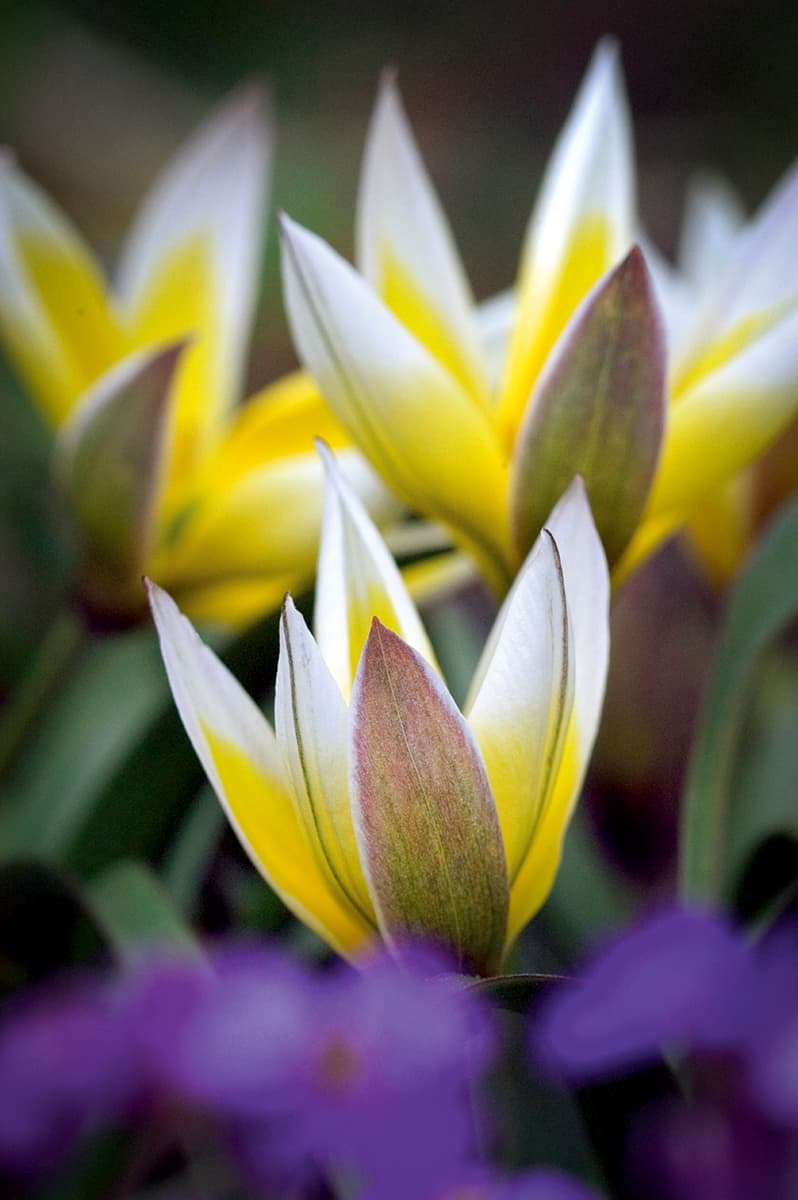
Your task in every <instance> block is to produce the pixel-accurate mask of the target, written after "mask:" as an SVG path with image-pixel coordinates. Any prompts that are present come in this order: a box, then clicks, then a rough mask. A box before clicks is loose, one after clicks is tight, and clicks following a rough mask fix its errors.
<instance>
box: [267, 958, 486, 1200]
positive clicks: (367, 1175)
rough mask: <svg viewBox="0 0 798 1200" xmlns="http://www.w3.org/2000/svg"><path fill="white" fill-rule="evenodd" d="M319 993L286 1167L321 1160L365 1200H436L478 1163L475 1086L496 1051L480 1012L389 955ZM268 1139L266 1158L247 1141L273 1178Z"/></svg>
mask: <svg viewBox="0 0 798 1200" xmlns="http://www.w3.org/2000/svg"><path fill="white" fill-rule="evenodd" d="M315 988H316V991H315V993H314V995H315V999H316V1001H317V1003H316V1009H315V1013H314V1019H313V1021H312V1022H309V1023H308V1025H307V1026H306V1031H305V1042H304V1045H303V1048H302V1052H301V1054H300V1055H299V1056H298V1058H297V1061H296V1077H295V1080H294V1088H293V1090H292V1092H291V1094H290V1108H289V1106H288V1105H287V1106H286V1110H285V1111H286V1116H288V1115H289V1114H290V1120H286V1121H285V1122H284V1124H283V1126H282V1129H281V1136H280V1144H281V1150H280V1153H281V1158H282V1166H283V1169H284V1170H285V1169H288V1170H289V1171H290V1170H291V1169H292V1168H293V1169H294V1171H299V1169H300V1168H299V1164H301V1163H303V1162H304V1163H307V1162H313V1163H316V1164H317V1165H318V1167H319V1169H320V1170H323V1171H324V1172H326V1173H328V1174H329V1175H330V1176H331V1177H333V1178H341V1179H345V1180H348V1181H357V1183H358V1184H359V1186H360V1187H361V1189H362V1190H361V1191H360V1192H358V1195H362V1197H363V1200H366V1198H367V1197H369V1198H370V1197H374V1198H376V1197H380V1200H391V1198H392V1197H394V1196H396V1197H397V1200H398V1198H399V1197H402V1198H404V1197H406V1196H408V1195H413V1196H414V1197H417V1200H424V1197H429V1198H430V1200H434V1197H435V1196H436V1195H437V1192H438V1191H439V1190H440V1188H441V1187H442V1185H443V1181H444V1180H445V1179H446V1178H448V1177H449V1175H450V1173H451V1171H452V1169H453V1168H454V1167H456V1166H460V1165H462V1164H465V1163H468V1162H470V1161H475V1157H476V1156H475V1147H474V1145H473V1114H472V1110H471V1103H470V1094H469V1088H470V1085H471V1084H472V1082H473V1081H474V1080H475V1078H476V1077H477V1076H478V1074H479V1073H480V1072H481V1071H482V1069H483V1068H484V1066H485V1065H486V1061H487V1057H488V1055H489V1053H490V1050H491V1047H492V1039H491V1036H490V1030H489V1025H488V1021H487V1017H486V1014H485V1012H484V1010H483V1008H482V1005H481V1004H480V1003H479V1001H477V1003H475V1002H474V1001H475V999H476V998H475V997H473V996H471V995H469V993H467V992H466V991H464V990H463V989H462V987H460V986H459V985H457V984H455V983H454V982H453V980H451V979H444V978H438V979H434V980H430V979H420V978H418V977H417V976H414V975H413V974H412V973H409V972H408V971H407V970H399V969H397V967H396V965H395V964H393V963H390V962H389V961H388V960H387V959H382V960H377V961H374V962H372V963H371V964H370V965H369V966H368V968H367V969H366V970H365V971H364V972H363V973H362V974H355V973H354V972H352V971H350V970H349V969H347V968H342V969H340V970H338V971H337V972H335V973H333V974H332V975H330V976H329V977H327V978H326V979H324V980H323V981H321V985H320V983H319V981H318V980H317V981H316V982H315ZM266 1132H267V1140H266V1142H263V1143H261V1145H262V1147H265V1150H262V1152H261V1153H260V1154H259V1153H258V1149H257V1145H258V1131H257V1127H251V1128H250V1130H249V1133H248V1138H247V1142H246V1143H245V1153H246V1144H247V1143H248V1145H249V1147H250V1150H249V1152H248V1153H247V1164H248V1166H249V1169H250V1171H251V1172H252V1171H254V1172H255V1173H256V1174H258V1172H259V1169H260V1168H259V1162H262V1164H263V1167H264V1168H265V1170H264V1171H263V1173H262V1178H263V1180H264V1182H266V1181H270V1179H271V1176H270V1175H269V1172H270V1171H272V1170H273V1167H274V1160H273V1156H272V1155H271V1154H270V1153H269V1150H268V1131H266ZM253 1147H254V1148H253ZM292 1150H293V1153H292Z"/></svg>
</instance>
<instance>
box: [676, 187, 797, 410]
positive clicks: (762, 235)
mask: <svg viewBox="0 0 798 1200" xmlns="http://www.w3.org/2000/svg"><path fill="white" fill-rule="evenodd" d="M797 243H798V164H796V165H795V166H793V167H792V169H791V170H790V171H788V173H787V174H786V176H785V177H784V178H783V179H782V181H781V182H780V184H779V185H778V187H777V188H776V189H775V190H774V191H773V193H772V194H771V196H770V197H769V198H768V200H767V201H766V203H765V204H764V205H763V206H762V208H761V209H760V210H759V212H758V213H757V214H756V215H755V216H754V218H753V219H752V220H751V221H750V223H749V224H748V226H747V227H746V228H744V229H743V230H742V232H740V233H739V234H738V235H737V236H736V237H735V238H734V240H733V242H732V244H731V246H730V247H729V250H728V253H727V255H726V259H725V267H724V269H723V270H721V271H720V273H719V275H718V277H717V281H716V282H715V284H714V286H712V287H710V288H709V289H708V290H707V292H706V298H705V300H704V302H703V304H702V306H701V308H700V310H699V312H698V314H697V316H696V318H695V320H694V322H693V327H692V334H691V337H690V339H689V342H688V343H687V344H686V345H685V347H684V350H683V352H682V353H681V354H680V356H679V359H678V361H677V362H676V363H675V365H674V380H675V387H676V388H677V390H678V391H679V392H680V393H681V392H683V391H686V390H687V388H688V386H689V383H688V382H686V381H688V380H689V381H690V382H692V381H694V379H695V378H697V377H698V375H699V374H701V373H703V371H704V370H705V369H706V364H707V359H708V358H709V360H712V359H713V358H714V359H717V358H718V357H719V355H718V352H717V350H715V349H714V347H713V343H715V344H717V343H718V342H720V343H721V345H722V346H724V349H723V352H722V359H723V360H724V361H725V359H726V358H729V357H731V355H732V353H735V352H737V351H739V350H740V349H742V348H743V347H744V346H746V345H747V344H748V343H749V342H750V341H751V340H752V338H753V337H754V336H756V335H757V334H758V333H759V332H760V329H759V327H758V325H759V324H760V323H761V327H762V328H763V329H764V328H767V327H768V326H769V324H771V323H772V322H773V321H774V320H776V319H778V318H779V317H780V316H782V315H783V314H784V312H785V311H786V310H787V309H788V308H789V306H790V305H791V304H792V303H793V302H794V301H795V300H796V299H798V271H796V266H795V246H796V244H797ZM724 343H725V345H724Z"/></svg>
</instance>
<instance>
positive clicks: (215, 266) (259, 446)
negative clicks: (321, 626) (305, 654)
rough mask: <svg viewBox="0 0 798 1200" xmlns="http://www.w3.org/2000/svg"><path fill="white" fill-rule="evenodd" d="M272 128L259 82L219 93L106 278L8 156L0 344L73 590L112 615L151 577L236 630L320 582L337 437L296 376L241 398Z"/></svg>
mask: <svg viewBox="0 0 798 1200" xmlns="http://www.w3.org/2000/svg"><path fill="white" fill-rule="evenodd" d="M271 142H272V135H271V129H270V119H269V113H268V104H267V102H266V98H265V96H264V95H263V94H262V92H261V90H260V89H259V88H249V89H245V90H243V91H241V92H240V93H238V94H236V95H234V96H233V97H231V98H230V99H229V100H228V101H227V102H226V103H224V104H223V105H222V106H221V108H220V109H219V111H217V112H216V113H215V114H214V115H213V116H212V117H211V118H210V120H209V121H208V122H207V124H206V125H205V126H204V127H203V128H201V129H200V131H199V132H198V133H197V134H195V136H194V137H193V138H192V139H191V140H190V141H189V143H188V144H187V145H186V146H185V148H184V149H183V150H182V151H181V152H180V153H179V154H178V156H177V157H176V159H175V160H174V161H173V162H172V164H171V165H170V166H169V167H168V168H167V169H166V171H165V172H164V173H163V174H162V175H161V176H160V178H159V179H158V180H157V181H156V182H155V184H154V186H153V188H152V190H151V191H150V193H149V195H148V196H147V197H146V198H145V200H144V203H143V204H142V206H141V208H140V210H139V213H138V216H137V218H136V220H135V222H134V224H133V228H132V230H131V232H130V234H129V237H128V239H127V242H126V244H125V246H124V249H123V251H122V255H121V261H120V262H119V264H118V271H117V273H116V276H115V280H114V285H113V288H112V287H111V286H110V285H109V284H108V283H107V282H106V280H105V278H104V276H103V273H102V270H101V268H100V266H99V264H98V263H97V262H96V260H95V259H94V258H93V256H92V254H91V252H90V250H89V249H88V248H87V247H86V245H85V244H84V243H83V241H82V239H81V238H80V236H79V234H78V233H77V232H76V230H75V229H74V228H73V227H72V225H71V224H70V222H69V221H68V220H67V218H66V217H65V216H64V215H63V214H62V213H60V212H59V211H58V210H57V209H56V208H55V206H54V205H53V204H52V203H51V202H50V201H49V200H48V199H47V197H46V196H44V195H43V194H42V193H41V191H40V190H39V189H38V188H37V187H36V186H35V185H34V184H33V183H32V182H30V181H29V180H28V179H27V178H26V177H25V176H24V174H23V173H22V171H21V170H20V169H19V168H18V167H17V166H16V165H15V164H14V163H13V162H12V161H11V160H10V158H9V159H7V160H6V161H4V162H3V163H2V165H0V341H1V342H2V345H3V347H4V349H5V350H6V352H7V354H8V356H9V358H10V361H11V362H12V364H13V365H14V366H15V367H16V369H17V371H18V373H19V375H20V376H21V379H22V381H23V382H24V384H25V385H26V387H27V389H28V390H29V392H30V394H31V395H32V397H33V398H34V399H35V400H36V402H37V403H38V405H39V407H40V409H41V411H42V413H43V415H44V417H45V418H46V420H47V421H48V422H49V424H50V425H51V426H52V427H53V429H54V431H55V432H56V451H55V464H56V474H57V478H58V481H59V483H60V485H61V488H62V489H63V492H64V494H65V496H66V498H67V500H68V502H69V506H70V509H71V511H72V514H73V516H74V517H75V520H76V524H77V529H78V542H79V546H80V553H81V558H82V564H81V574H82V579H81V587H82V592H83V598H84V601H85V602H86V604H87V607H88V608H89V609H90V610H91V611H93V613H94V614H95V615H99V616H100V617H102V618H103V619H107V620H110V621H121V622H124V621H126V620H128V619H131V618H133V619H135V618H136V617H137V616H138V615H139V610H140V609H141V607H142V605H143V604H144V595H143V591H142V588H141V575H142V573H144V572H146V573H149V574H150V575H152V576H153V577H154V578H156V579H159V580H160V581H161V582H163V583H164V584H165V585H167V586H168V587H170V588H171V589H172V590H173V591H174V592H175V593H176V594H177V595H178V596H179V597H180V598H181V602H182V603H184V604H185V605H186V607H187V608H188V610H189V611H190V612H191V613H192V614H193V615H194V616H195V617H197V618H211V619H213V620H215V621H217V622H220V623H223V624H227V625H231V626H234V625H236V624H238V623H240V622H243V621H247V620H250V619H252V618H253V617H255V616H257V615H259V614H260V613H261V612H263V611H265V610H266V609H269V608H273V607H277V606H278V605H279V603H280V601H281V599H282V597H283V595H284V593H285V590H286V588H288V587H293V588H300V587H303V586H306V585H307V584H309V583H310V581H311V580H312V577H313V571H314V565H315V558H316V552H317V547H318V530H319V524H320V520H321V496H322V472H321V469H320V467H319V464H318V459H317V456H316V454H315V452H314V449H313V438H314V436H316V435H319V436H324V437H325V438H327V439H328V440H329V441H330V442H331V444H333V445H335V446H336V447H344V446H345V445H346V442H347V439H346V438H345V436H344V434H343V431H342V430H341V428H340V427H339V426H338V425H337V423H336V422H335V420H334V419H333V418H332V416H331V415H330V414H329V411H328V410H327V408H326V406H325V405H323V404H322V402H321V400H320V398H319V396H318V392H317V389H316V388H315V386H314V385H313V383H312V382H311V381H310V380H309V379H308V378H307V377H305V376H302V375H299V374H297V375H295V376H292V377H289V378H287V379H285V380H282V381H280V382H278V383H277V384H275V385H273V386H272V387H268V388H266V389H265V390H264V391H262V392H261V393H259V394H258V395H257V396H255V397H254V398H253V399H252V400H251V401H250V402H249V403H248V404H247V405H246V406H245V407H244V408H242V409H239V410H236V409H235V408H234V405H235V402H236V401H237V400H238V398H239V389H240V386H241V381H242V375H243V368H244V353H245V350H246V344H247V338H248V335H249V331H250V326H251V322H252V315H253V305H254V301H255V295H256V284H257V273H258V266H259V262H260V256H261V240H262V238H261V235H262V231H263V228H264V219H265V202H266V188H267V176H268V173H269V162H270V159H271ZM347 457H348V459H349V462H348V465H347V470H350V471H352V472H354V477H357V478H359V479H360V481H361V483H362V486H363V487H364V488H366V489H367V490H368V491H369V494H373V496H374V499H375V503H377V501H378V499H379V498H382V500H381V502H382V501H384V496H385V493H384V490H383V489H382V488H381V487H379V486H378V485H377V482H376V480H375V479H374V477H373V475H372V473H371V471H370V469H368V468H367V467H366V465H365V464H364V463H363V461H362V460H361V459H359V456H356V455H355V453H354V452H353V451H351V450H350V451H349V452H348V455H347ZM356 460H357V461H356Z"/></svg>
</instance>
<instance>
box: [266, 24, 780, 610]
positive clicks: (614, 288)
mask: <svg viewBox="0 0 798 1200" xmlns="http://www.w3.org/2000/svg"><path fill="white" fill-rule="evenodd" d="M795 192H796V186H795V182H794V181H793V182H792V183H790V182H788V184H787V185H785V191H784V194H783V195H782V198H781V200H777V201H776V202H774V205H772V206H771V212H770V214H769V215H768V214H766V215H765V216H764V217H763V219H761V220H760V221H759V222H758V223H757V225H756V227H755V228H754V229H753V230H752V232H751V235H750V236H749V237H748V238H747V240H746V243H745V246H738V247H736V248H735V251H734V254H733V255H732V256H731V258H730V261H729V262H728V263H727V264H726V265H725V267H724V271H723V273H722V274H723V278H722V279H717V280H716V282H715V285H714V286H713V288H712V289H711V295H708V296H707V298H706V303H705V304H704V305H703V306H702V308H701V311H700V312H699V313H697V314H694V315H693V316H692V317H691V319H690V320H689V321H688V328H687V329H686V330H685V331H684V334H683V337H682V339H681V340H680V343H679V345H678V346H673V347H670V348H667V347H666V345H665V339H664V336H663V330H662V325H661V321H660V316H659V305H658V304H657V302H656V299H655V294H654V289H653V287H652V283H651V279H650V276H649V273H648V270H647V268H646V265H645V263H644V259H643V255H642V253H641V252H640V251H639V250H637V249H635V248H634V241H635V238H636V236H637V217H636V206H635V187H634V169H633V162H632V148H631V135H630V127H629V117H628V112H627V105H626V101H625V98H624V91H623V84H622V79H621V74H620V69H619V66H618V62H617V56H616V53H615V50H614V47H613V46H612V45H610V44H608V43H602V44H601V45H600V46H599V48H598V49H597V51H596V54H595V57H594V60H593V62H592V64H591V66H590V69H589V71H588V73H587V76H586V78H585V81H584V83H583V84H582V87H581V90H580V92H579V94H578V96H577V99H576V102H575V105H574V108H573V111H572V113H571V115H570V117H569V119H568V121H567V123H566V125H565V127H564V129H563V131H562V133H561V135H560V137H559V139H558V141H557V144H556V146H555V149H554V153H553V155H552V158H551V160H550V163H549V165H548V168H547V170H546V173H545V176H544V180H543V184H542V187H541V191H540V196H539V199H538V202H537V204H536V206H535V209H534V212H533V214H532V218H531V221H530V224H529V229H528V232H527V235H526V240H525V243H524V248H523V253H522V259H521V267H520V272H519V277H518V281H517V288H516V293H515V300H514V303H513V304H512V305H508V306H504V307H503V308H502V309H500V310H499V311H500V312H505V313H510V314H511V315H510V327H509V329H508V332H507V339H506V343H507V349H506V355H505V360H504V363H503V367H502V368H501V369H499V370H498V371H497V370H496V368H495V344H494V345H493V346H492V347H490V348H487V347H486V346H485V343H484V340H483V337H482V336H481V330H480V327H479V325H478V323H477V321H476V319H475V311H476V310H475V307H474V304H473V300H472V297H471V294H470V291H469V287H468V284H467V281H466V278H465V274H464V271H463V268H462V266H461V263H460V260H459V258H458V256H457V253H456V250H455V248H454V244H453V240H452V237H451V233H450V231H449V228H448V226H447V223H446V220H445V217H444V215H443V212H442V210H441V207H440V205H439V203H438V201H437V198H436V196H435V194H434V192H433V189H432V185H431V183H430V181H429V178H428V176H427V174H426V172H425V170H424V167H423V164H422V162H421V159H420V156H419V153H418V151H417V149H416V147H415V144H414V141H413V138H412V134H411V131H410V129H409V126H408V124H407V121H406V118H405V116H404V114H403V111H402V108H401V103H400V100H399V97H398V93H397V91H396V87H395V84H394V82H393V81H392V79H386V80H385V81H384V83H383V85H382V87H381V90H380V94H379V98H378V101H377V106H376V111H375V115H374V118H373V121H372V124H371V128H370V131H369V134H368V138H367V144H366V150H365V156H364V163H363V172H362V180H361V187H360V195H359V202H358V213H357V239H356V241H357V262H358V267H359V271H356V270H354V269H353V268H352V267H350V266H349V265H348V264H347V263H346V262H344V260H343V259H341V258H340V257H339V256H338V255H337V254H336V253H335V252H334V251H333V250H332V249H331V248H330V247H329V246H327V245H326V244H325V243H323V242H322V241H321V240H320V239H319V238H318V237H316V236H315V235H313V234H312V233H310V232H308V231H307V230H304V229H302V228H301V227H299V226H298V225H296V224H295V223H293V222H291V221H290V220H288V219H286V220H285V221H284V222H283V278H284V291H285V298H286V307H287V310H288V314H289V319H290V322H291V325H292V330H293V335H294V341H295V344H296V347H297V350H298V353H299V357H300V359H301V360H302V362H303V363H304V365H305V366H306V367H307V369H308V370H309V371H310V372H311V373H312V374H313V375H314V377H315V378H316V380H317V381H318V383H319V386H320V388H321V390H322V392H323V393H324V395H325V397H326V399H327V400H328V402H329V403H330V405H331V406H332V408H333V410H334V411H335V413H336V415H337V416H338V418H339V419H340V420H341V422H342V424H343V425H345V426H346V428H347V429H348V431H349V432H350V434H351V436H352V438H353V440H354V441H355V443H356V444H357V445H358V446H359V447H360V448H361V449H362V450H363V452H364V453H365V454H366V455H367V457H368V458H369V459H370V460H371V462H372V463H373V465H374V466H375V467H376V468H377V470H378V471H379V472H380V473H381V474H382V476H383V477H384V479H385V480H386V481H387V482H388V483H389V484H390V486H391V487H392V488H393V489H394V490H395V491H396V493H397V494H398V495H399V496H400V497H401V498H402V499H403V500H404V501H405V502H406V503H407V504H408V505H409V506H411V507H412V508H414V509H415V510H417V511H419V512H421V513H424V514H426V515H427V516H430V517H432V518H434V519H436V520H438V521H440V522H441V523H442V524H444V525H445V526H446V527H447V528H448V530H449V531H450V534H451V536H452V537H453V538H454V540H455V541H456V542H457V543H459V544H460V545H461V546H463V547H464V548H465V549H467V550H468V551H470V552H471V554H472V555H473V556H474V557H475V558H476V559H477V561H478V562H479V564H480V566H481V568H482V570H483V572H484V573H485V574H486V576H487V577H488V578H489V579H490V580H491V581H492V582H493V583H494V584H495V586H496V588H497V590H498V591H500V592H502V591H504V590H506V588H507V586H508V584H509V581H510V580H511V579H512V578H513V576H514V574H515V572H516V571H517V570H518V567H519V565H520V563H521V562H522V561H523V558H524V556H525V554H526V553H527V551H528V550H529V547H530V545H531V544H532V542H533V541H534V538H535V537H536V535H537V533H538V532H539V530H540V528H541V525H542V522H543V520H544V518H545V515H546V513H547V512H548V511H549V509H550V508H551V506H552V504H553V503H554V501H555V499H556V497H557V496H558V495H559V494H560V492H561V491H562V489H563V487H564V486H565V485H566V483H567V481H568V480H569V479H571V478H572V477H573V476H574V475H575V474H577V473H579V474H581V475H582V476H583V477H584V479H585V482H586V485H587V488H588V493H589V495H590V498H591V505H592V508H593V513H594V516H595V519H596V524H597V527H598V529H599V532H600V533H601V536H602V539H603V541H604V545H605V548H606V550H607V553H608V557H609V559H610V562H611V564H612V565H613V567H614V571H615V575H616V578H621V577H622V576H623V575H625V574H626V573H627V572H628V571H629V570H631V569H632V568H633V567H634V566H636V565H637V564H638V563H639V562H640V561H641V560H642V559H643V558H644V557H645V556H646V555H647V554H649V553H650V552H651V551H652V550H653V549H654V548H655V547H656V546H657V545H659V543H660V542H661V541H662V540H663V539H664V538H666V537H667V536H669V535H670V534H672V533H673V532H674V531H675V530H676V529H677V528H678V527H679V526H681V525H682V524H684V522H685V521H687V520H688V519H689V517H690V515H691V513H692V512H693V511H694V510H695V509H696V508H697V506H699V505H700V504H701V503H702V501H703V499H704V497H706V496H707V495H708V494H710V493H711V492H712V491H713V490H714V489H716V488H717V487H718V486H719V485H720V484H722V483H723V482H724V481H725V480H727V479H729V478H731V477H733V476H734V475H735V474H736V473H737V472H738V471H739V470H740V469H741V467H743V466H744V465H745V464H746V463H748V462H750V461H751V460H753V459H754V458H756V457H757V456H758V455H760V454H761V453H762V452H763V450H764V449H765V447H766V446H767V445H768V444H769V443H770V442H771V441H772V440H773V439H774V438H775V437H776V436H777V435H778V434H779V433H780V431H781V430H782V429H783V428H784V427H785V426H786V425H787V424H788V423H789V421H790V419H791V417H792V415H793V414H794V413H795V412H796V410H798V390H796V387H795V383H796V381H798V312H796V310H795V308H794V305H793V301H792V299H791V295H792V289H793V287H794V285H795V283H796V281H798V274H796V271H795V267H794V263H795V255H794V254H793V253H792V249H790V250H789V251H787V249H786V247H787V245H788V244H790V245H791V246H794V245H795V242H796V238H795V236H794V235H795V233H796V230H795V229H794V226H795V225H796V223H798V216H796V214H797V213H798V204H797V203H795V197H794V193H795ZM790 199H791V201H792V210H791V212H788V211H787V205H788V201H789V200H790ZM494 342H495V339H494ZM666 352H667V359H666Z"/></svg>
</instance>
